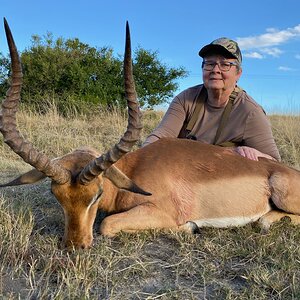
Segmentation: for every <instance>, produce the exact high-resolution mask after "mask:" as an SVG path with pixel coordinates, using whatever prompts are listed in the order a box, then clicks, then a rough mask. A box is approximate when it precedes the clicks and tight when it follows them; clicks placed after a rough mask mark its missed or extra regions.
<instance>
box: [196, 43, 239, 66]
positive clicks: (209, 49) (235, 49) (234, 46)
mask: <svg viewBox="0 0 300 300" xmlns="http://www.w3.org/2000/svg"><path fill="white" fill-rule="evenodd" d="M209 53H220V54H223V55H228V57H232V58H235V59H237V61H238V63H239V64H241V63H242V53H241V50H240V48H239V45H238V43H237V42H235V41H233V40H231V39H228V38H226V37H222V38H219V39H216V40H214V41H212V42H211V43H210V44H208V45H206V46H204V47H203V48H202V49H201V50H200V51H199V55H200V56H201V57H205V56H206V55H207V54H209Z"/></svg>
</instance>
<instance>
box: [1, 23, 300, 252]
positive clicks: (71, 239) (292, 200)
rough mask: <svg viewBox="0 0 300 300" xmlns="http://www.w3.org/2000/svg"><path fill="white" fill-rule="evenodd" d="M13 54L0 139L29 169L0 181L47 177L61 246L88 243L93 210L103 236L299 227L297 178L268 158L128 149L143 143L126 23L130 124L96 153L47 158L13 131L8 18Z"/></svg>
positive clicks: (185, 148)
mask: <svg viewBox="0 0 300 300" xmlns="http://www.w3.org/2000/svg"><path fill="white" fill-rule="evenodd" d="M4 24H5V31H6V36H7V41H8V46H9V50H10V56H11V65H12V79H11V86H10V88H9V90H8V92H7V94H6V98H5V99H4V101H3V103H2V111H1V115H0V130H1V132H2V134H3V137H4V141H5V142H6V143H7V144H8V145H9V146H10V147H11V149H12V150H13V151H14V152H15V153H17V154H18V155H20V156H21V157H22V159H23V160H24V161H25V162H27V163H29V164H30V165H32V166H33V169H32V170H31V171H29V172H27V173H25V174H23V175H21V176H20V177H18V178H16V179H15V180H13V181H11V182H9V183H6V184H3V185H1V186H2V187H5V186H15V185H20V184H31V183H35V182H38V181H40V180H42V179H44V178H46V177H48V178H50V179H51V190H52V192H53V194H54V195H55V197H56V199H57V200H58V202H59V203H60V204H61V206H62V208H63V211H64V216H65V231H64V238H63V242H64V245H65V246H67V247H73V246H74V247H76V248H87V247H89V246H91V245H92V240H93V233H92V229H93V223H94V221H95V217H96V212H97V210H98V209H100V210H102V211H105V212H106V213H107V214H108V216H107V217H106V218H104V220H103V221H102V223H101V225H100V233H101V234H103V235H106V236H114V235H115V234H117V233H118V232H120V231H125V232H136V231H138V230H145V229H150V228H160V229H162V228H167V229H173V230H183V231H187V232H193V231H195V230H197V229H198V227H203V226H214V227H228V226H241V225H245V224H247V223H250V222H254V221H257V220H259V221H260V223H261V224H262V226H263V227H264V228H268V227H269V226H270V225H271V224H272V222H274V221H277V220H280V219H281V218H282V217H284V216H288V217H290V218H291V220H292V221H293V222H294V223H297V224H298V223H300V217H299V214H300V198H299V197H300V184H299V182H300V173H299V172H298V171H297V170H295V169H293V168H290V167H287V166H284V165H283V164H281V163H279V162H276V161H271V160H268V159H263V158H262V159H260V160H259V161H252V160H249V159H247V158H244V157H242V156H239V155H237V154H236V153H234V152H233V151H231V150H230V149H225V148H222V147H218V146H213V145H208V144H203V143H200V142H198V141H193V140H186V139H174V138H165V139H161V140H159V141H157V142H155V143H152V144H150V145H148V146H146V147H143V148H140V149H138V150H136V151H133V152H130V150H131V148H132V146H133V145H134V143H135V142H136V141H137V140H138V139H139V132H140V130H141V128H142V127H141V123H140V111H139V107H138V103H137V96H136V92H135V86H134V80H133V75H132V61H131V46H130V34H129V27H128V24H127V26H126V45H125V56H124V78H125V89H126V92H125V95H126V99H127V103H128V112H129V117H128V127H127V130H126V132H125V133H124V135H123V137H122V138H121V139H120V141H119V143H118V144H116V145H115V146H114V147H112V149H111V150H109V151H108V152H107V153H105V154H102V155H100V154H99V153H98V152H97V151H95V150H93V149H91V148H81V149H77V150H74V151H73V152H72V153H69V154H66V155H64V156H63V157H59V158H55V159H52V160H50V159H49V158H48V157H47V156H46V155H45V154H42V152H40V151H39V150H37V149H35V148H34V147H33V145H32V144H31V143H30V142H28V141H26V140H24V138H23V137H22V136H21V134H20V133H19V131H18V130H17V126H16V113H17V106H18V103H19V101H20V91H21V85H22V69H21V63H20V59H19V56H18V52H17V49H16V46H15V43H14V40H13V37H12V34H11V32H10V29H9V27H8V24H7V22H6V20H4Z"/></svg>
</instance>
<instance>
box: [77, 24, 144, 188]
mask: <svg viewBox="0 0 300 300" xmlns="http://www.w3.org/2000/svg"><path fill="white" fill-rule="evenodd" d="M124 82H125V97H126V100H127V105H128V126H127V130H126V132H125V133H124V135H123V137H122V138H121V139H120V141H119V142H118V143H117V144H116V145H115V146H114V147H113V148H112V149H110V150H109V151H108V152H106V153H105V154H103V155H101V156H99V157H98V158H96V159H94V160H93V161H92V162H90V163H89V164H88V165H87V166H86V167H85V168H84V169H83V170H82V171H81V173H80V174H79V176H78V181H79V183H81V184H84V185H87V184H89V183H90V182H91V181H92V180H93V179H94V178H95V177H96V176H98V175H100V174H101V173H102V172H103V171H105V170H106V169H108V168H109V167H110V166H111V165H112V164H114V163H115V162H117V161H118V160H119V159H120V158H121V157H122V156H123V155H124V154H126V153H128V152H129V151H130V150H131V149H132V147H133V146H134V144H135V143H136V142H137V141H138V139H139V137H140V131H141V129H142V124H141V112H140V109H139V105H138V101H137V95H136V91H135V84H134V79H133V71H132V59H131V41H130V30H129V25H128V22H126V43H125V55H124Z"/></svg>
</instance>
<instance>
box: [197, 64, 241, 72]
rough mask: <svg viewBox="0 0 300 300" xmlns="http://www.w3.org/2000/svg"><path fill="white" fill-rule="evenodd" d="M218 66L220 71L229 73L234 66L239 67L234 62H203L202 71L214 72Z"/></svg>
mask: <svg viewBox="0 0 300 300" xmlns="http://www.w3.org/2000/svg"><path fill="white" fill-rule="evenodd" d="M216 65H218V67H219V69H220V71H222V72H228V71H229V70H230V68H231V67H232V66H236V67H238V66H239V65H238V64H237V63H234V62H229V61H226V62H225V61H224V62H215V61H203V62H202V69H203V70H205V71H212V70H213V69H214V68H215V66H216Z"/></svg>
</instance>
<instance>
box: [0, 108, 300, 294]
mask: <svg viewBox="0 0 300 300" xmlns="http://www.w3.org/2000/svg"><path fill="white" fill-rule="evenodd" d="M160 118H161V114H160V115H157V114H156V113H153V112H147V113H145V116H144V128H145V129H144V132H143V138H142V140H143V139H144V138H145V136H146V135H147V134H148V133H149V132H150V131H151V130H152V129H153V128H154V127H155V125H156V124H157V122H158V121H159V119H160ZM271 121H272V124H273V126H274V132H275V138H276V141H277V143H278V145H279V148H280V151H281V155H282V157H283V159H284V161H285V162H286V163H288V164H291V165H295V166H299V160H300V152H299V149H300V148H299V145H298V143H299V142H300V138H299V136H298V135H299V132H300V131H299V128H298V126H300V125H299V124H300V122H299V121H300V120H299V117H282V116H272V118H271ZM18 122H19V126H20V129H21V131H22V133H23V134H26V137H27V138H28V139H30V140H31V141H32V142H33V143H34V144H35V145H37V146H38V147H39V148H40V149H44V151H45V152H46V153H47V154H49V155H50V156H52V157H54V156H57V155H62V154H64V153H66V152H68V151H70V150H72V149H73V148H76V147H78V146H82V145H91V146H94V147H95V148H97V149H99V150H100V151H104V150H106V149H107V148H108V147H110V146H111V145H112V144H113V143H115V142H117V140H118V139H119V137H120V135H121V134H122V133H123V131H124V128H125V126H126V118H125V116H123V115H120V114H119V113H118V112H116V111H114V112H112V113H108V112H96V113H95V115H94V117H93V118H91V117H87V116H78V117H77V118H76V119H75V118H69V119H66V118H62V117H60V116H59V115H58V114H57V113H56V111H55V109H53V110H52V111H50V112H49V113H48V114H47V115H45V116H43V117H41V116H39V115H36V114H33V113H28V112H27V113H24V112H23V113H22V112H21V113H20V114H19V117H18ZM53 141H55V142H53ZM298 141H299V142H298ZM0 153H1V158H2V160H1V165H0V166H1V169H2V172H1V174H0V176H1V178H0V180H1V182H4V181H7V180H8V178H12V177H14V176H16V175H17V174H19V173H21V172H23V171H24V170H27V169H29V167H28V166H26V165H25V164H24V163H22V162H21V161H20V160H19V159H18V158H17V157H16V156H15V155H14V154H12V153H11V151H9V150H8V148H7V147H6V146H5V145H3V143H2V140H1V141H0ZM0 193H1V194H0V233H1V241H0V298H1V299H299V298H300V288H299V280H300V265H299V264H300V259H299V258H300V250H299V243H300V234H299V232H300V231H299V228H297V227H294V226H292V225H291V224H289V223H288V222H281V223H278V224H275V225H274V226H273V227H272V229H271V230H270V231H269V232H268V233H265V234H262V233H261V232H260V229H259V228H258V227H257V226H256V225H248V226H245V227H242V228H232V229H223V230H221V229H203V230H202V231H201V234H199V235H193V236H191V235H187V234H183V233H172V232H160V231H155V230H152V231H146V232H141V233H138V234H133V235H130V234H120V235H118V236H117V237H115V238H113V239H107V238H104V237H102V236H100V235H99V234H98V225H99V220H100V219H101V216H99V218H98V219H97V222H96V223H97V224H96V225H95V237H96V238H95V246H94V247H93V248H92V249H90V250H86V251H76V252H72V253H68V252H66V251H62V250H59V249H58V244H59V237H60V236H61V235H62V232H63V214H62V211H61V208H60V206H59V204H58V203H57V202H56V200H55V199H54V198H53V196H52V194H51V193H50V191H49V182H48V181H45V182H42V183H40V184H37V185H32V186H25V187H14V188H6V189H3V190H1V191H0Z"/></svg>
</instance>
